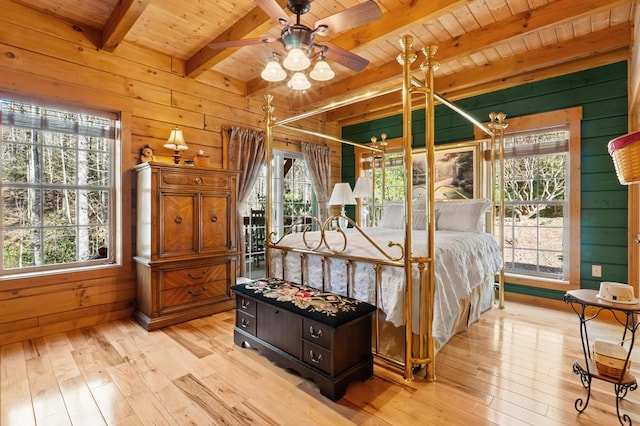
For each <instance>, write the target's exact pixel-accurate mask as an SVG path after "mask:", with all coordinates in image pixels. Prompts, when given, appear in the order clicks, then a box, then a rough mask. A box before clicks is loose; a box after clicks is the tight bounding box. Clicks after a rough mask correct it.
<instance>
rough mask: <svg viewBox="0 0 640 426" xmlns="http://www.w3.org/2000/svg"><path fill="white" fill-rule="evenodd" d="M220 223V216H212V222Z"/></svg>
mask: <svg viewBox="0 0 640 426" xmlns="http://www.w3.org/2000/svg"><path fill="white" fill-rule="evenodd" d="M217 221H218V216H216V215H215V214H214V215H212V216H211V222H213V223H216V222H217Z"/></svg>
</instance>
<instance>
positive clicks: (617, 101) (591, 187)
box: [342, 62, 628, 299]
mask: <svg viewBox="0 0 640 426" xmlns="http://www.w3.org/2000/svg"><path fill="white" fill-rule="evenodd" d="M455 104H456V105H458V106H460V107H461V108H463V109H464V110H465V111H467V112H469V113H470V114H471V115H473V116H474V117H476V118H477V119H479V120H482V121H484V120H486V119H487V117H488V114H489V113H490V112H492V111H495V112H500V111H501V112H505V113H506V114H507V122H508V121H509V117H517V116H521V115H528V114H535V113H538V112H544V111H553V110H558V109H563V108H569V107H574V106H582V107H583V120H582V128H581V129H582V130H581V133H582V141H581V148H582V156H581V163H582V169H581V179H582V184H581V203H582V205H581V207H582V208H581V230H580V233H581V256H580V258H581V264H580V275H581V282H580V285H581V287H582V288H592V289H598V288H599V285H600V281H618V282H627V213H628V206H627V199H628V197H627V187H626V186H622V185H620V184H619V183H618V179H617V177H616V174H615V170H614V166H613V162H612V161H611V157H610V156H609V154H608V152H607V143H608V142H609V140H611V139H613V138H615V137H617V136H620V135H622V134H625V133H626V132H627V119H628V109H627V63H626V62H619V63H616V64H612V65H607V66H603V67H598V68H594V69H591V70H587V71H582V72H578V73H574V74H568V75H565V76H561V77H555V78H551V79H548V80H544V81H540V82H535V83H530V84H525V85H521V86H517V87H514V88H510V89H505V90H500V91H498V92H494V93H490V94H486V95H481V96H475V97H472V98H468V99H462V100H459V101H456V102H455ZM435 117H436V118H435V138H436V144H443V143H453V142H463V141H469V140H473V138H474V134H473V126H472V125H471V124H469V123H468V122H467V121H466V120H465V119H464V118H462V117H461V116H459V115H458V114H457V113H455V112H453V111H452V110H450V109H449V108H447V107H445V106H443V105H437V106H436V112H435ZM401 125H402V118H401V116H400V115H394V116H390V117H385V118H381V119H378V120H373V121H369V122H366V123H360V124H355V125H350V126H345V127H343V128H342V137H343V138H345V139H351V140H354V141H357V142H367V141H369V140H370V138H371V136H373V135H377V136H378V137H379V135H380V133H381V132H386V133H387V134H388V135H389V138H394V137H399V136H401V131H402V129H401ZM412 126H413V130H414V144H415V147H416V148H419V147H422V146H424V137H425V136H424V112H423V111H421V110H416V111H414V113H413V124H412ZM353 159H354V157H353V149H351V148H349V147H344V148H343V171H342V174H343V176H344V177H345V178H346V179H348V178H349V177H351V178H352V177H353V176H354V174H355V171H354V170H355V169H354V164H353ZM592 264H598V265H602V278H592V277H591V265H592ZM505 288H506V290H507V291H512V292H517V293H522V294H528V295H533V296H536V297H547V298H552V299H561V298H562V295H563V293H564V292H559V291H553V290H541V289H534V288H531V287H523V286H516V285H507V286H506V287H505Z"/></svg>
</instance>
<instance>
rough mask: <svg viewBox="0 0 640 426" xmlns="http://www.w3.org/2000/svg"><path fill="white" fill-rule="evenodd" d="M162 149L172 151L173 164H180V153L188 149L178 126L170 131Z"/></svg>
mask: <svg viewBox="0 0 640 426" xmlns="http://www.w3.org/2000/svg"><path fill="white" fill-rule="evenodd" d="M164 147H165V148H167V149H171V150H173V162H174V163H175V164H180V151H184V150H186V149H189V147H188V146H187V144H186V143H185V141H184V135H183V134H182V130H180V129H178V126H176V128H175V129H173V130H171V134H170V135H169V139H167V143H165V144H164Z"/></svg>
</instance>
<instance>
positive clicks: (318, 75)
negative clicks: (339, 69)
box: [309, 58, 336, 81]
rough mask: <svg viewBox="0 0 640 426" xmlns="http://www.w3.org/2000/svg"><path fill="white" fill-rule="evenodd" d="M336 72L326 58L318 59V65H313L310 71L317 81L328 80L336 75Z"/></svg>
mask: <svg viewBox="0 0 640 426" xmlns="http://www.w3.org/2000/svg"><path fill="white" fill-rule="evenodd" d="M335 75H336V73H335V72H333V70H332V69H331V67H330V66H329V64H328V63H327V61H325V60H324V58H320V59H318V62H316V66H315V67H313V69H312V70H311V72H310V73H309V77H311V78H312V79H314V80H316V81H327V80H331V79H332V78H333V77H335Z"/></svg>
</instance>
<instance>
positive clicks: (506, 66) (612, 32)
mask: <svg viewBox="0 0 640 426" xmlns="http://www.w3.org/2000/svg"><path fill="white" fill-rule="evenodd" d="M630 41H631V25H630V23H628V22H626V23H622V24H618V25H616V26H614V27H611V28H607V29H604V30H600V31H596V32H594V33H590V34H588V35H585V36H582V37H578V38H575V39H573V40H567V41H563V42H560V43H556V44H554V45H553V46H552V47H550V46H544V47H541V48H539V49H535V50H531V51H529V52H526V53H523V54H520V55H516V56H513V57H510V58H506V59H502V60H498V61H495V62H492V63H490V64H486V65H485V66H484V67H483V69H482V70H478V69H474V70H468V71H463V72H460V73H456V74H451V75H445V76H442V77H436V79H435V81H434V85H435V91H436V92H437V93H438V94H440V95H443V96H445V97H446V98H447V99H449V100H452V101H453V100H456V99H462V98H466V97H470V96H476V95H479V94H483V93H488V92H491V91H495V90H500V89H504V88H508V87H513V86H516V85H519V84H525V83H529V82H532V81H539V80H542V79H545V78H550V77H553V76H557V75H562V74H569V73H572V72H577V71H582V70H584V69H586V68H587V67H591V68H592V67H594V66H600V65H606V64H609V63H613V62H616V61H620V60H625V59H627V58H628V54H629V51H628V46H629V43H630ZM588 64H591V65H590V66H589V65H588ZM393 84H396V85H398V86H399V85H400V80H399V79H398V80H397V81H395V82H393ZM400 103H401V99H400V96H399V94H397V93H391V94H389V95H385V96H383V97H379V98H375V99H369V100H367V101H365V102H360V103H357V104H352V105H348V106H345V107H342V108H339V109H336V110H333V111H329V112H327V121H337V122H340V123H341V124H344V123H345V122H346V121H347V120H348V121H349V122H352V121H354V119H355V117H358V118H357V120H356V121H362V120H364V119H371V118H370V117H372V116H373V115H376V116H383V115H384V114H389V113H395V112H398V111H399V109H398V106H399V105H400ZM378 105H384V107H383V108H380V107H377V106H378ZM362 111H366V113H364V114H363V113H362Z"/></svg>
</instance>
